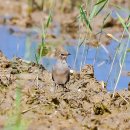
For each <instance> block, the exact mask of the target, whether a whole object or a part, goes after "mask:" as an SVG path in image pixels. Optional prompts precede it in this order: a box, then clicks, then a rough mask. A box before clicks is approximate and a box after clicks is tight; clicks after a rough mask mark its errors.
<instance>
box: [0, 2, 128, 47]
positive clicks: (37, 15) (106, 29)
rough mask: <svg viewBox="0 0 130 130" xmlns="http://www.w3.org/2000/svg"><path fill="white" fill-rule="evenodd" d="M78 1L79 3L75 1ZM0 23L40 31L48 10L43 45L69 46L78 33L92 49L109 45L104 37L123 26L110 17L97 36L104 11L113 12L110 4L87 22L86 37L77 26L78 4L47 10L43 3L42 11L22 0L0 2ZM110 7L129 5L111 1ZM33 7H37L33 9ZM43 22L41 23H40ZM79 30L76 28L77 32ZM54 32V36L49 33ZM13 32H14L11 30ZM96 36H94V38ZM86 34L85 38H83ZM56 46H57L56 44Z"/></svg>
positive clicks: (82, 28) (48, 6) (60, 5)
mask: <svg viewBox="0 0 130 130" xmlns="http://www.w3.org/2000/svg"><path fill="white" fill-rule="evenodd" d="M79 1H80V2H81V0H79ZM0 2H1V5H0V24H4V25H13V26H18V27H19V28H21V29H22V30H26V29H27V28H32V27H35V28H37V30H38V29H41V25H42V24H43V23H44V24H45V23H46V21H47V19H48V15H49V9H50V8H51V9H52V12H53V14H52V23H51V25H50V27H49V29H48V31H47V36H46V39H47V40H46V41H47V43H53V44H54V45H55V43H56V44H57V43H60V45H61V44H63V45H68V44H71V45H72V43H71V42H70V39H78V38H79V34H80V33H81V34H82V35H81V38H84V37H86V38H87V39H89V41H88V42H87V43H86V44H87V45H88V44H89V45H92V46H94V47H96V46H98V45H99V44H105V45H108V44H110V40H111V37H108V36H107V34H112V35H114V36H115V34H117V33H119V32H122V31H123V27H122V26H121V24H120V23H119V22H118V20H117V19H114V18H113V17H112V16H110V17H109V18H108V19H107V20H106V21H105V23H104V26H103V33H102V36H101V37H100V33H99V32H101V27H102V25H103V20H104V18H105V17H106V15H107V14H108V12H109V11H108V9H112V10H113V12H114V10H116V9H114V8H113V6H112V4H110V5H109V7H108V9H106V11H103V12H102V13H100V14H99V15H98V16H97V17H95V18H94V19H93V21H91V26H92V28H93V32H92V34H87V32H86V27H85V25H83V27H79V26H82V25H80V24H81V22H78V16H79V8H78V1H77V3H75V4H77V5H75V4H74V5H73V4H72V3H74V2H73V0H72V3H67V2H63V3H61V2H58V3H53V4H52V5H53V6H54V7H53V6H52V7H51V2H47V3H45V5H44V6H45V7H43V10H40V9H39V8H38V6H36V5H38V4H39V3H36V2H35V8H33V7H32V6H29V4H28V3H27V2H26V1H16V0H12V1H10V0H5V2H3V1H2V0H0ZM113 4H116V5H119V6H121V7H124V8H127V7H128V5H129V1H128V0H121V1H117V0H116V1H113ZM36 7H37V8H36ZM42 22H43V23H42ZM79 28H80V29H79ZM55 29H56V33H54V31H53V30H55ZM11 30H12V31H13V33H15V30H13V29H11ZM97 33H99V34H98V35H96V34H97ZM86 34H87V35H86ZM36 39H38V40H39V39H40V40H41V34H40V33H39V34H38V36H37V38H36ZM58 45H59V44H58Z"/></svg>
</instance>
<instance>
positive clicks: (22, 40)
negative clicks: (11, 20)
mask: <svg viewBox="0 0 130 130" xmlns="http://www.w3.org/2000/svg"><path fill="white" fill-rule="evenodd" d="M14 29H15V31H16V32H19V31H18V29H17V28H14ZM18 34H19V33H17V34H16V35H14V34H12V33H11V31H10V27H8V26H6V27H5V26H0V50H2V51H3V53H4V54H5V55H6V57H7V58H8V59H12V58H13V57H14V56H17V57H20V58H22V59H24V60H28V61H35V53H36V51H37V48H38V43H37V42H36V41H35V42H34V40H33V37H34V36H35V35H37V34H36V33H34V32H33V31H32V30H30V31H28V32H26V33H20V34H19V35H18ZM70 40H72V39H70ZM117 45H118V44H117V43H115V42H114V41H111V44H110V45H109V46H106V49H107V50H108V52H109V55H108V53H106V51H105V50H104V49H103V48H102V47H100V48H99V49H98V53H97V55H96V62H95V64H94V69H95V77H96V78H97V79H98V80H103V81H106V80H107V77H108V74H109V70H110V66H111V63H112V60H111V59H112V58H113V57H114V52H115V49H116V47H117ZM65 48H66V49H67V50H68V51H69V52H70V53H71V55H70V56H69V57H68V59H67V62H68V64H69V66H70V67H71V68H72V69H73V68H75V69H76V70H77V71H79V70H80V66H81V62H82V61H84V62H83V63H82V64H83V65H84V64H93V63H94V58H95V54H96V49H95V48H92V47H91V48H89V50H88V52H87V46H86V48H85V50H86V51H85V53H84V55H83V50H84V46H81V47H80V48H79V52H78V57H77V60H76V64H75V67H74V61H75V55H76V50H77V46H65ZM86 56H87V57H86ZM85 57H86V58H85ZM118 58H119V57H118ZM118 58H117V59H116V62H115V63H114V67H113V70H112V73H111V76H110V80H109V82H108V90H113V86H114V80H116V79H115V78H114V77H117V74H118V71H119V63H118ZM85 59H86V60H85ZM55 62H56V60H55V59H53V58H48V57H44V58H43V59H42V63H43V65H44V66H45V68H46V69H48V70H50V71H51V68H52V66H53V64H54V63H55ZM128 71H130V53H127V57H126V61H125V65H124V67H123V75H121V78H120V81H119V83H118V86H117V89H123V88H127V86H128V83H129V82H130V77H128V76H127V72H128Z"/></svg>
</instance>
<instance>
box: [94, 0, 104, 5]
mask: <svg viewBox="0 0 130 130" xmlns="http://www.w3.org/2000/svg"><path fill="white" fill-rule="evenodd" d="M105 1H106V0H101V1H99V2H98V3H96V4H95V5H99V4H101V3H103V2H105Z"/></svg>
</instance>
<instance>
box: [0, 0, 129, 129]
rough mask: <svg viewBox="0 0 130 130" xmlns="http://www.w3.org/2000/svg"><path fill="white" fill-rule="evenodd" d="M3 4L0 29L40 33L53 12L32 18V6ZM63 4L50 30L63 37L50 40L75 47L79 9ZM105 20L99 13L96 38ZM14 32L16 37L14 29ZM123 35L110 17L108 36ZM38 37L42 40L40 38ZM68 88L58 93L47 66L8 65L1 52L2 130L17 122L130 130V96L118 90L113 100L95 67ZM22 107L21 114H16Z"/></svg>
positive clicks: (13, 1)
mask: <svg viewBox="0 0 130 130" xmlns="http://www.w3.org/2000/svg"><path fill="white" fill-rule="evenodd" d="M128 2H129V0H120V1H119V0H115V1H114V3H115V4H119V5H123V6H124V7H127V6H128ZM0 3H1V4H0V16H1V17H0V24H2V25H5V26H6V25H11V26H12V25H13V26H17V27H19V28H20V29H21V30H24V31H26V29H29V28H32V27H34V26H37V27H38V28H41V24H39V23H41V16H42V15H43V16H44V18H45V20H47V18H48V12H49V11H46V12H44V11H41V10H39V9H36V8H35V9H34V11H31V13H30V12H28V11H27V10H28V7H27V3H26V2H25V1H22V0H21V2H20V1H16V0H5V1H4V2H3V0H0ZM59 3H60V2H59ZM60 4H61V3H60ZM60 4H57V5H56V8H57V10H53V11H54V14H53V23H52V24H51V26H50V30H53V29H54V28H58V27H59V26H60V28H61V30H60V31H59V32H58V33H59V34H58V35H56V34H53V33H52V31H50V32H48V33H47V39H48V37H49V38H50V36H51V41H53V43H54V42H56V43H58V42H60V43H61V42H62V43H63V44H72V43H70V42H69V40H70V38H73V39H77V38H79V33H78V32H79V30H78V26H79V25H78V23H77V22H76V18H77V16H78V15H79V8H75V7H68V6H66V5H64V6H63V8H61V6H60ZM9 5H10V6H9ZM72 8H73V9H72ZM59 10H60V11H59ZM61 10H62V11H61ZM19 14H20V15H19ZM105 15H106V14H99V16H98V17H96V18H95V19H94V21H93V25H94V28H93V29H94V30H93V32H94V35H95V34H96V33H97V32H99V31H100V29H101V26H102V22H103V16H104V17H105ZM3 16H4V17H3ZM57 24H58V27H57ZM23 28H24V29H23ZM81 30H82V29H81ZM10 31H11V32H12V33H15V30H13V29H12V28H11V29H10ZM122 31H123V28H122V26H121V24H120V23H119V22H118V21H117V20H115V19H113V18H112V17H111V18H109V19H108V20H107V21H106V23H105V26H104V32H105V34H107V33H110V34H112V35H114V36H116V34H117V33H118V32H122ZM83 36H84V35H83ZM37 38H38V39H40V40H41V35H40V33H39V34H38V36H37ZM97 39H98V37H95V36H94V37H92V40H90V42H89V44H91V43H92V44H91V45H93V46H97V45H95V43H96V44H97ZM48 42H50V41H48ZM100 42H101V43H102V44H105V45H106V44H109V43H110V38H108V37H107V36H106V35H102V39H101V41H100ZM66 87H67V88H68V91H63V89H62V87H59V88H58V89H57V90H55V91H54V83H53V81H52V78H51V73H50V72H48V71H47V70H45V69H44V67H43V66H42V65H37V64H36V63H32V62H30V63H27V62H25V61H23V60H22V59H20V58H14V59H13V60H12V61H9V60H8V59H7V58H6V57H5V56H4V54H2V53H0V130H3V129H4V127H5V126H7V124H10V127H12V126H14V125H15V123H16V122H24V123H23V124H25V125H24V126H25V127H26V128H27V129H28V130H72V129H74V130H129V129H130V91H128V90H121V91H118V92H116V93H115V97H114V98H112V93H109V92H107V90H106V88H104V84H103V82H99V81H97V80H96V77H95V76H94V68H93V66H92V65H86V66H85V69H84V70H83V71H81V72H80V73H76V72H74V73H72V74H71V77H70V81H69V82H68V83H67V85H66ZM18 90H19V91H20V94H21V98H20V101H21V102H20V105H19V106H17V105H16V99H17V98H16V95H17V93H18V92H17V91H18ZM17 107H18V112H19V113H18V112H17V111H16V110H15V109H16V108H17ZM14 115H17V116H18V117H16V120H12V117H13V116H14ZM17 118H18V119H17Z"/></svg>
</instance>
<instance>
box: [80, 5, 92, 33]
mask: <svg viewBox="0 0 130 130" xmlns="http://www.w3.org/2000/svg"><path fill="white" fill-rule="evenodd" d="M80 16H81V18H82V19H83V20H84V21H85V23H86V25H87V26H88V28H89V29H90V31H92V27H91V25H90V23H89V20H88V19H87V16H86V14H85V12H84V10H83V8H82V6H80Z"/></svg>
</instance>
